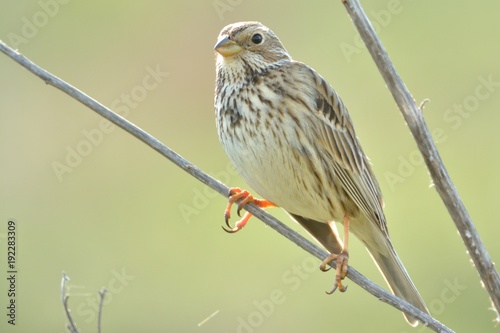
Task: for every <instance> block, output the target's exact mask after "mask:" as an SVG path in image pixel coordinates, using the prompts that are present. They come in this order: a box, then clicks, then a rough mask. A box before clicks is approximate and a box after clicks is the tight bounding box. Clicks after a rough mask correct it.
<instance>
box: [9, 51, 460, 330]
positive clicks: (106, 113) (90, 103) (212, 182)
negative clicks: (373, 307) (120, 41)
mask: <svg viewBox="0 0 500 333" xmlns="http://www.w3.org/2000/svg"><path fill="white" fill-rule="evenodd" d="M0 51H1V52H3V53H5V54H6V55H7V56H8V57H10V58H12V59H13V60H14V61H16V62H17V63H18V64H20V65H21V66H23V67H24V68H26V69H27V70H28V71H30V72H32V73H33V74H35V75H36V76H38V77H40V78H41V79H42V80H43V81H45V83H47V84H50V85H52V86H54V87H55V88H57V89H59V90H61V91H63V92H65V93H66V94H68V95H70V96H71V97H73V98H74V99H76V100H78V101H80V102H81V103H82V104H84V105H86V106H87V107H89V108H90V109H92V110H93V111H95V112H97V113H98V114H99V115H101V116H103V117H104V118H106V119H108V120H109V121H111V122H112V123H114V124H115V125H117V126H119V127H121V128H122V129H123V130H125V131H127V132H128V133H130V134H132V135H133V136H135V137H136V138H138V139H139V140H141V141H142V142H144V143H145V144H147V145H148V146H150V147H151V148H153V149H154V150H156V151H157V152H159V153H160V154H162V155H163V156H165V157H166V158H168V159H169V160H170V161H171V162H172V163H174V164H175V165H177V166H178V167H180V168H181V169H183V170H184V171H186V172H187V173H189V174H190V175H192V176H193V177H195V178H196V179H198V180H199V181H201V182H202V183H204V184H205V185H207V186H208V187H210V188H212V189H214V190H215V191H217V192H219V193H220V194H222V195H223V196H225V197H227V195H228V193H229V188H228V187H227V186H226V185H224V184H222V183H221V182H220V181H218V180H216V179H214V178H212V177H211V176H209V175H208V174H206V173H205V172H203V171H202V170H200V169H199V168H198V167H196V166H195V165H194V164H192V163H190V162H188V161H187V160H185V159H184V158H183V157H182V156H180V155H179V154H177V153H176V152H174V151H173V150H171V149H170V148H168V147H167V146H165V145H164V144H162V143H161V142H160V141H158V140H157V139H155V138H154V137H153V136H151V135H150V134H148V133H146V132H145V131H143V130H142V129H140V128H139V127H137V126H136V125H134V124H132V123H130V122H129V121H128V120H126V119H124V118H123V117H121V116H119V115H118V114H116V113H114V112H112V111H111V110H110V109H108V108H106V107H105V106H103V105H102V104H100V103H99V102H97V101H95V100H94V99H92V98H90V97H89V96H87V95H86V94H84V93H83V92H81V91H80V90H78V89H76V88H74V87H73V86H71V85H69V84H68V83H66V82H64V81H63V80H61V79H59V78H58V77H56V76H54V75H52V74H51V73H49V72H47V71H45V70H44V69H42V68H41V67H39V66H37V65H36V64H34V63H33V62H31V61H30V60H28V59H27V58H26V57H24V56H23V55H21V54H20V53H18V52H16V51H15V50H13V49H12V48H10V47H9V46H7V45H6V44H5V43H3V42H2V41H0ZM245 209H246V210H248V211H249V212H250V213H252V214H253V215H255V216H256V217H257V218H259V219H260V220H262V221H263V222H264V223H265V224H267V225H268V226H269V227H271V228H273V229H274V230H276V231H277V232H279V233H280V234H281V235H283V236H285V237H286V238H287V239H289V240H290V241H292V242H293V243H295V244H296V245H298V246H299V247H301V248H302V249H304V250H305V251H306V252H308V253H310V254H311V255H313V256H315V257H316V258H318V259H320V260H323V259H325V258H326V257H327V256H328V253H326V252H325V251H324V250H322V249H320V248H319V247H318V246H316V245H314V244H313V243H311V242H310V241H308V240H307V239H306V238H304V237H303V236H301V235H300V234H298V233H297V232H295V231H293V230H292V229H290V228H289V227H287V226H286V225H285V224H283V223H282V222H280V221H279V220H277V219H276V218H275V217H273V216H271V215H269V214H268V213H266V212H264V211H263V210H262V209H260V208H259V207H257V206H255V205H254V204H247V205H245ZM330 265H331V266H332V267H333V268H336V267H335V266H336V265H335V262H332V263H330ZM347 277H348V278H349V279H350V280H352V281H353V282H354V283H356V284H358V285H359V286H360V287H361V288H363V289H365V290H366V291H368V292H369V293H370V294H372V295H374V296H375V297H376V298H377V299H379V300H381V301H382V302H385V303H387V304H389V305H391V306H393V307H395V308H397V309H399V310H400V311H403V312H405V313H407V314H409V315H411V316H413V317H415V318H417V319H418V320H420V321H421V322H422V323H423V324H424V325H425V326H427V327H429V328H431V329H433V330H434V331H436V332H448V333H453V331H452V330H451V329H449V328H448V327H446V326H444V325H443V324H441V323H440V322H439V321H437V320H436V319H434V318H432V317H431V316H429V315H428V314H426V313H424V312H422V311H420V310H419V309H417V308H415V307H414V306H412V305H411V304H409V303H407V302H405V301H404V300H402V299H400V298H398V297H396V296H394V295H392V294H390V293H389V292H387V291H386V290H385V289H383V288H381V287H379V286H378V285H376V284H375V283H373V282H371V281H370V280H368V279H367V278H366V277H364V276H363V275H361V274H360V273H359V272H358V271H356V270H355V269H354V268H353V267H352V266H349V269H348V272H347Z"/></svg>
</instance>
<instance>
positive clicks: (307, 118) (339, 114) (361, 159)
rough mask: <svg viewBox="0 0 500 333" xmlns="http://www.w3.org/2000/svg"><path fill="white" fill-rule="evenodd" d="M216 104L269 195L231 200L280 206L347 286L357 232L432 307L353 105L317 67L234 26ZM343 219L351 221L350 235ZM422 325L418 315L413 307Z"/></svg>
mask: <svg viewBox="0 0 500 333" xmlns="http://www.w3.org/2000/svg"><path fill="white" fill-rule="evenodd" d="M215 51H216V52H217V53H216V55H217V59H216V72H217V78H216V89H215V112H216V124H217V130H218V134H219V139H220V141H221V143H222V146H223V148H224V150H225V152H226V154H227V155H228V157H229V159H230V160H231V161H232V163H233V164H234V165H235V167H236V169H237V170H238V172H239V173H240V174H241V176H242V177H243V179H244V180H245V181H246V182H247V183H248V184H249V185H250V186H251V187H253V188H254V190H255V191H256V192H257V193H258V194H259V195H260V196H262V197H263V198H264V199H256V198H254V197H253V196H252V195H251V194H250V193H249V192H248V191H243V190H241V189H239V188H232V189H231V191H230V193H229V204H228V206H227V208H226V211H225V218H226V224H227V226H228V227H229V228H230V229H226V230H227V231H229V232H236V231H238V230H240V229H241V228H242V227H243V226H244V225H245V224H246V223H247V221H248V219H249V218H250V216H251V214H250V213H248V212H247V213H245V215H244V216H243V218H242V219H241V220H240V221H238V222H237V223H236V224H235V226H234V227H232V228H231V227H230V224H229V222H228V221H229V217H230V209H231V205H232V204H233V203H234V202H236V201H238V200H240V199H241V201H240V203H239V205H238V214H239V211H240V210H241V209H242V207H243V206H244V205H245V204H246V203H248V202H253V203H255V204H256V205H257V206H259V207H262V208H267V207H274V206H277V207H281V208H283V209H285V210H286V211H287V212H288V213H289V214H290V215H291V216H292V218H293V219H295V220H296V221H297V222H298V223H299V224H300V225H302V226H303V227H304V228H305V229H306V230H307V231H308V232H309V233H310V234H311V235H312V236H313V237H314V238H316V240H317V241H318V242H319V243H320V244H322V245H323V246H324V247H325V248H326V249H327V250H328V251H329V252H330V253H331V254H330V256H328V257H327V258H326V259H325V260H324V261H323V262H322V264H321V265H320V268H321V269H322V270H326V267H327V265H328V263H329V262H330V261H332V260H336V262H337V274H336V282H335V286H334V288H333V290H332V291H331V292H333V291H334V290H335V289H336V288H337V287H338V289H339V290H341V291H345V286H344V285H343V284H342V279H343V278H344V277H345V275H346V273H347V260H348V251H347V249H348V239H349V238H348V232H349V231H351V232H352V233H353V234H354V235H356V236H357V237H358V238H359V239H360V240H361V242H362V243H363V244H364V245H365V246H366V248H367V249H368V251H369V253H370V254H371V256H372V257H373V259H374V260H375V262H376V264H377V266H378V268H379V269H380V271H381V273H382V274H383V276H384V278H385V279H386V281H387V283H388V285H389V287H390V289H391V290H392V292H393V293H394V294H395V295H397V296H399V297H401V298H403V299H405V300H406V301H408V302H409V303H411V304H413V305H414V306H415V307H417V308H419V309H420V310H422V311H424V312H428V310H427V308H426V306H425V304H424V301H423V300H422V298H421V297H420V295H419V293H418V292H417V289H416V288H415V286H414V284H413V283H412V281H411V279H410V277H409V275H408V273H407V272H406V269H405V268H404V266H403V264H402V263H401V261H400V259H399V257H398V255H397V254H396V252H395V250H394V248H393V246H392V244H391V241H390V239H389V233H388V231H387V225H386V219H385V216H384V212H383V209H382V207H383V201H382V194H381V191H380V188H379V185H378V182H377V180H376V178H375V175H374V174H373V171H372V169H371V167H370V163H369V161H368V158H367V157H366V155H365V154H364V152H363V149H362V148H361V145H360V143H359V141H358V139H357V137H356V133H355V132H354V127H353V124H352V121H351V118H350V116H349V113H348V111H347V109H346V107H345V106H344V103H343V102H342V100H341V99H340V97H339V96H338V95H337V93H336V92H335V90H333V88H332V87H331V86H330V84H329V83H328V82H326V81H325V80H324V79H323V78H322V77H321V76H320V75H319V74H318V73H316V72H315V71H314V70H313V69H312V68H310V67H309V66H307V65H305V64H303V63H301V62H298V61H294V60H292V58H291V57H290V55H289V54H288V53H287V51H286V50H285V48H284V47H283V45H282V44H281V41H280V40H279V39H278V37H277V36H276V35H275V34H274V33H273V32H272V31H271V30H269V29H268V28H267V27H265V26H264V25H262V24H261V23H259V22H240V23H235V24H231V25H228V26H226V27H225V28H223V29H222V31H221V32H220V35H219V38H218V41H217V44H216V45H215ZM335 222H339V223H342V224H343V227H344V242H342V241H341V240H340V237H339V235H338V231H337V228H336V226H335ZM405 316H406V319H407V321H408V322H409V323H410V324H411V325H413V326H415V325H416V324H417V320H416V319H415V318H413V317H411V316H408V315H405Z"/></svg>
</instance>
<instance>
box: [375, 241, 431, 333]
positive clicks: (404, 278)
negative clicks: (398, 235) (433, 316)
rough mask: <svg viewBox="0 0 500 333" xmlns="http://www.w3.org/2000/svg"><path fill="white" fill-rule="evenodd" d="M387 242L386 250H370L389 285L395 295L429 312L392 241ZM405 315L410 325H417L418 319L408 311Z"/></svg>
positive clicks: (384, 248)
mask: <svg viewBox="0 0 500 333" xmlns="http://www.w3.org/2000/svg"><path fill="white" fill-rule="evenodd" d="M385 243H386V245H387V246H385V247H382V248H383V250H386V251H377V250H372V251H370V249H368V252H369V253H370V255H371V256H372V258H373V260H374V261H375V263H376V264H377V266H378V268H379V270H380V272H381V273H382V275H383V276H384V279H385V281H386V282H387V284H388V285H389V288H390V289H391V291H392V292H393V293H394V295H396V296H398V297H400V298H402V299H404V300H405V301H407V302H408V303H410V304H411V305H413V306H414V307H416V308H418V309H420V310H422V311H423V312H425V313H429V310H428V309H427V307H426V306H425V303H424V300H423V299H422V297H421V296H420V294H419V293H418V291H417V288H416V287H415V285H414V284H413V282H412V281H411V279H410V276H409V275H408V272H406V269H405V267H404V266H403V263H402V262H401V260H400V259H399V257H398V255H397V253H396V251H395V250H394V248H393V246H392V244H391V242H390V241H389V240H387V241H386V242H385ZM382 248H379V249H382ZM382 252H384V253H382ZM403 315H404V316H405V318H406V321H408V323H409V324H410V325H412V326H417V324H418V321H417V319H416V318H414V317H412V316H409V315H407V314H406V313H403Z"/></svg>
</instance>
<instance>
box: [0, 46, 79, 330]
mask: <svg viewBox="0 0 500 333" xmlns="http://www.w3.org/2000/svg"><path fill="white" fill-rule="evenodd" d="M0 43H1V41H0ZM68 281H69V276H67V275H66V273H64V272H63V277H62V280H61V298H62V303H63V307H64V311H65V312H66V317H67V318H68V321H69V323H68V325H67V326H66V328H67V329H68V330H69V331H70V332H71V333H78V330H77V329H76V324H75V322H74V321H73V317H71V311H70V310H69V307H68V300H69V295H67V294H66V282H68Z"/></svg>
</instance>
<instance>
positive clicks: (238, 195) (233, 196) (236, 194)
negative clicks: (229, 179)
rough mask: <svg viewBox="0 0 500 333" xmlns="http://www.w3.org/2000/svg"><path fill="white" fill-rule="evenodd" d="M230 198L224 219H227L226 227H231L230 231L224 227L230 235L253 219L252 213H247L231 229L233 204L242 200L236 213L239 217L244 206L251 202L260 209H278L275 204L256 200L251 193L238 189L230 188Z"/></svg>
mask: <svg viewBox="0 0 500 333" xmlns="http://www.w3.org/2000/svg"><path fill="white" fill-rule="evenodd" d="M228 197H229V202H228V204H227V207H226V210H225V211H224V219H225V221H226V225H227V226H228V227H229V229H227V228H225V227H224V226H223V227H222V229H224V230H225V231H227V232H229V233H234V232H237V231H239V230H241V229H242V228H243V227H244V226H245V225H246V224H247V222H248V220H250V218H251V217H252V214H251V213H249V212H246V213H245V215H243V217H242V218H241V220H239V221H238V222H236V223H235V224H234V227H231V225H230V224H229V218H230V217H231V207H232V206H233V204H234V203H235V202H236V201H238V200H240V199H242V200H241V201H240V203H239V204H238V209H237V210H236V212H237V213H238V216H241V214H240V213H241V210H242V209H243V206H245V205H246V204H247V203H249V202H251V203H253V204H254V205H256V206H258V207H260V208H272V207H276V205H275V204H274V203H272V202H271V201H269V200H262V199H255V198H254V197H253V195H251V194H250V192H248V191H244V190H242V189H240V188H238V187H232V188H230V189H229V196H228Z"/></svg>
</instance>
